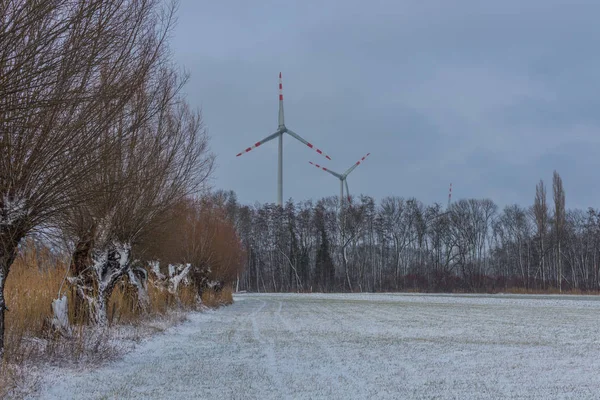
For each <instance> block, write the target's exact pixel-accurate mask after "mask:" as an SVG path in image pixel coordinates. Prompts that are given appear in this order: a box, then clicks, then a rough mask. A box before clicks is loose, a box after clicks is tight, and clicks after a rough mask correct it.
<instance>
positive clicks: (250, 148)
mask: <svg viewBox="0 0 600 400" xmlns="http://www.w3.org/2000/svg"><path fill="white" fill-rule="evenodd" d="M261 144H262V142H256V143H254V146H252V147H248V148H247V149H246V150H244V151H242V152H240V153H238V154H237V155H236V157H239V156H241V155H242V154H244V153H247V152H249V151H250V150H252V149H255V148H257V147H258V146H260V145H261Z"/></svg>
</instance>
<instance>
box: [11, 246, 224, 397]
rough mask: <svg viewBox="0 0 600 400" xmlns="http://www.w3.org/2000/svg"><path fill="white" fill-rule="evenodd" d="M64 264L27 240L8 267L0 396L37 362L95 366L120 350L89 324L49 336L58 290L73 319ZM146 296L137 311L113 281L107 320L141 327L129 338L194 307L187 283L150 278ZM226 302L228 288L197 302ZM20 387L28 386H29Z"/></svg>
mask: <svg viewBox="0 0 600 400" xmlns="http://www.w3.org/2000/svg"><path fill="white" fill-rule="evenodd" d="M67 265H68V264H67V260H66V259H64V260H61V259H59V258H57V257H56V256H54V255H53V254H52V253H51V252H50V251H48V250H47V249H45V248H40V247H36V245H35V243H34V242H33V241H27V242H26V243H25V244H24V245H23V246H22V248H21V251H20V254H19V256H18V257H17V259H16V260H15V262H14V263H13V265H12V266H11V270H10V274H9V276H8V279H7V281H6V288H5V296H6V301H7V305H8V307H9V311H8V312H7V313H6V332H5V354H4V358H3V359H0V398H4V397H5V396H10V395H11V393H12V394H14V393H15V392H14V390H15V388H19V387H20V386H23V384H24V382H23V377H24V375H25V373H24V372H23V371H24V370H26V369H27V368H32V367H34V366H35V364H36V363H37V362H40V361H42V362H50V363H65V362H67V363H68V362H93V363H94V364H98V363H101V362H103V361H106V360H109V359H112V358H114V357H115V356H116V355H117V354H119V353H120V351H121V349H119V348H116V347H115V345H114V344H110V343H109V336H108V332H107V331H101V330H98V329H96V328H94V327H91V326H82V325H74V326H73V335H72V337H71V338H62V337H59V336H55V335H52V334H51V330H50V329H49V324H48V322H47V321H48V320H49V318H51V317H52V308H51V304H52V300H54V299H56V298H57V297H58V295H59V291H61V295H62V294H65V295H66V296H67V298H68V299H69V318H70V320H71V322H72V321H74V316H75V310H74V306H73V304H74V302H73V301H72V298H73V293H72V291H71V289H70V288H69V286H68V284H67V283H66V282H64V279H65V276H66V274H67ZM148 294H149V297H150V305H149V307H148V309H147V310H142V309H140V307H139V306H138V305H137V301H136V294H135V292H134V291H132V290H131V288H130V287H128V286H127V285H125V284H118V285H117V286H116V287H115V290H114V291H113V293H112V295H111V298H110V300H109V321H110V324H111V325H120V326H123V325H133V326H136V327H137V326H140V325H143V326H141V327H140V328H139V331H140V332H139V333H133V334H131V333H130V334H129V335H130V336H131V335H138V334H139V335H146V334H151V333H152V332H153V331H154V332H155V331H158V330H161V329H164V326H170V325H172V324H176V323H178V322H181V321H182V320H183V319H184V318H185V317H184V316H182V314H181V313H180V312H179V311H176V310H180V311H181V310H183V311H185V310H191V309H195V308H196V306H197V296H196V291H195V288H194V287H193V285H187V286H186V285H180V287H179V291H178V293H177V296H173V295H171V294H170V293H169V292H168V291H167V290H166V289H164V288H161V287H160V286H159V285H154V283H153V282H152V281H151V282H149V284H148ZM205 299H206V302H205V301H204V300H205ZM232 302H233V299H232V296H231V288H229V287H228V288H225V289H224V290H223V291H222V292H221V293H218V294H215V293H211V294H207V295H206V297H205V296H203V303H204V304H205V305H207V306H210V307H217V306H220V305H224V304H231V303H232ZM209 303H210V305H209ZM171 314H173V315H171ZM153 321H157V323H156V324H154V323H153ZM161 321H162V322H161ZM33 384H35V383H30V384H29V385H33ZM24 390H25V391H27V390H29V386H28V388H26V389H24Z"/></svg>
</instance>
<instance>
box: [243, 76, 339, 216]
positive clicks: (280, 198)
mask: <svg viewBox="0 0 600 400" xmlns="http://www.w3.org/2000/svg"><path fill="white" fill-rule="evenodd" d="M284 133H287V134H288V135H290V136H291V137H293V138H294V139H296V140H298V141H299V142H301V143H304V144H305V145H307V146H308V147H310V148H311V149H314V150H316V151H317V153H319V154H321V155H323V156H325V158H327V159H328V160H331V157H329V156H328V155H327V154H325V153H323V152H322V151H321V150H319V149H318V148H316V147H314V146H313V144H312V143H310V142H307V141H306V140H304V139H303V138H302V137H301V136H300V135H298V134H297V133H295V132H294V131H292V130H291V129H288V128H287V127H286V126H285V122H284V117H283V85H282V81H281V72H280V73H279V127H278V128H277V131H276V132H275V133H273V134H271V135H269V136H267V137H266V138H264V139H263V140H261V141H260V142H256V143H254V145H253V146H251V147H248V148H247V149H246V150H244V151H242V152H240V153H238V155H237V156H236V157H239V156H241V155H242V154H244V153H247V152H249V151H250V150H252V149H255V148H257V147H258V146H260V145H262V144H264V143H267V142H268V141H270V140H273V139H275V138H277V137H278V138H279V155H278V160H277V204H278V205H280V206H281V205H283V134H284Z"/></svg>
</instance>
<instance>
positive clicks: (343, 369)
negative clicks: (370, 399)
mask: <svg viewBox="0 0 600 400" xmlns="http://www.w3.org/2000/svg"><path fill="white" fill-rule="evenodd" d="M282 306H283V302H282V301H280V302H279V308H278V310H277V313H276V316H277V318H278V319H279V321H280V322H281V324H282V325H283V326H284V327H285V329H286V330H288V331H289V332H290V333H291V334H292V336H293V337H294V338H296V339H301V336H300V335H299V334H298V329H297V328H296V327H295V326H292V323H290V321H289V320H288V319H286V318H285V317H284V316H283V315H282V314H281V310H282ZM319 307H321V308H322V305H321V304H319ZM315 308H316V307H315ZM313 315H314V316H313ZM323 315H324V313H323V312H322V311H321V312H316V310H315V309H314V308H313V309H311V312H310V314H309V317H308V319H309V320H312V319H320V318H321V317H322V316H323ZM315 316H316V317H315ZM311 339H312V343H313V344H316V345H318V346H319V349H320V352H319V353H324V354H327V359H328V360H329V361H330V362H331V363H332V364H333V369H332V370H333V371H335V374H337V376H338V377H342V378H343V380H344V382H342V381H341V380H340V379H331V380H329V382H330V383H333V384H335V385H336V387H337V388H338V389H339V390H338V392H339V391H343V390H346V387H347V386H348V385H350V386H352V387H353V389H354V390H353V393H355V394H356V395H358V394H359V393H362V392H363V391H364V389H365V387H364V385H360V384H358V383H357V380H356V378H355V377H354V376H353V375H352V372H351V371H350V370H349V368H348V367H347V366H346V363H345V362H344V360H343V359H342V358H341V357H339V355H338V354H337V353H336V352H334V351H333V350H332V348H331V346H330V345H328V344H327V343H325V341H324V340H322V339H317V337H316V336H313V337H311ZM327 377H328V378H330V377H331V376H330V375H328V376H327ZM364 395H366V393H364Z"/></svg>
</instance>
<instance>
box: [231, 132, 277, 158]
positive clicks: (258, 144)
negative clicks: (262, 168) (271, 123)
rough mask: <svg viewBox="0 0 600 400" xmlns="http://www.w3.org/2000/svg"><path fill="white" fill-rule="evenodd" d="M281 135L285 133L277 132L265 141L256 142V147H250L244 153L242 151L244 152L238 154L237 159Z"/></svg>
mask: <svg viewBox="0 0 600 400" xmlns="http://www.w3.org/2000/svg"><path fill="white" fill-rule="evenodd" d="M279 135H283V132H281V131H277V132H275V133H274V134H272V135H269V136H267V137H266V138H264V139H263V140H261V141H260V142H256V143H254V145H252V146H251V147H248V148H247V149H246V150H244V151H242V152H240V153H238V154H237V155H236V157H239V156H241V155H242V154H244V153H247V152H249V151H250V150H252V149H255V148H257V147H258V146H260V145H261V144H264V143H267V142H268V141H269V140H273V139H275V138H276V137H277V136H279Z"/></svg>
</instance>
